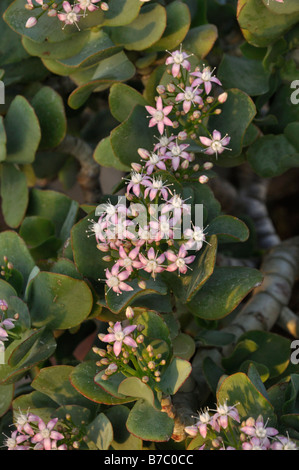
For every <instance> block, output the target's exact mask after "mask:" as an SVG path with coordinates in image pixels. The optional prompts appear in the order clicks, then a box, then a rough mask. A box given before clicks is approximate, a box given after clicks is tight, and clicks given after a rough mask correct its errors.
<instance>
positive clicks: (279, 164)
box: [247, 134, 299, 178]
mask: <svg viewBox="0 0 299 470" xmlns="http://www.w3.org/2000/svg"><path fill="white" fill-rule="evenodd" d="M247 156H248V161H249V163H250V165H251V166H252V168H253V169H254V171H255V172H256V173H257V174H258V175H259V176H262V177H263V178H272V177H274V176H278V175H281V174H283V173H284V172H285V171H287V170H288V169H289V168H294V167H298V166H299V152H298V151H297V150H296V149H295V147H293V145H292V144H291V143H290V142H289V140H288V139H287V138H286V137H285V136H284V135H283V134H280V135H272V134H268V135H264V136H262V137H260V138H259V139H258V140H256V141H255V142H254V143H253V144H252V145H251V146H250V147H249V149H248V152H247Z"/></svg>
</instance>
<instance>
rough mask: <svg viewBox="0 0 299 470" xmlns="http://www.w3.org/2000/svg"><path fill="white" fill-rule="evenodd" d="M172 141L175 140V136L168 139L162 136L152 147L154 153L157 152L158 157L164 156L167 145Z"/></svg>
mask: <svg viewBox="0 0 299 470" xmlns="http://www.w3.org/2000/svg"><path fill="white" fill-rule="evenodd" d="M174 139H176V136H175V135H171V136H170V137H167V135H162V136H161V137H160V138H159V142H158V143H157V144H156V145H155V146H154V152H156V151H157V150H159V154H160V155H164V153H165V152H166V150H167V147H168V145H169V144H170V142H172V141H173V140H174Z"/></svg>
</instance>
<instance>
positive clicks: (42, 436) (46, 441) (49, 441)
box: [31, 418, 64, 450]
mask: <svg viewBox="0 0 299 470" xmlns="http://www.w3.org/2000/svg"><path fill="white" fill-rule="evenodd" d="M57 421H58V418H54V419H51V420H50V421H49V422H48V423H47V424H45V423H44V421H43V420H42V419H41V418H40V419H39V421H38V429H39V432H38V433H37V434H35V436H33V438H32V439H31V442H32V443H33V444H37V443H38V444H39V446H40V445H42V446H43V447H42V448H43V449H44V450H51V449H52V445H53V441H54V442H57V441H60V440H61V439H64V436H63V434H61V433H60V432H58V431H55V430H54V427H55V425H56V423H57Z"/></svg>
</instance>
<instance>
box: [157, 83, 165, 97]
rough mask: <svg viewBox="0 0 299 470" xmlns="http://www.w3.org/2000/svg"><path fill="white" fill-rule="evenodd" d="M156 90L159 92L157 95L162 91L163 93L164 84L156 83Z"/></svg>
mask: <svg viewBox="0 0 299 470" xmlns="http://www.w3.org/2000/svg"><path fill="white" fill-rule="evenodd" d="M156 90H157V92H158V93H159V95H163V93H165V86H164V85H158V86H157V88H156Z"/></svg>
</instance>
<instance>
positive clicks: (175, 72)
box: [146, 48, 230, 158]
mask: <svg viewBox="0 0 299 470" xmlns="http://www.w3.org/2000/svg"><path fill="white" fill-rule="evenodd" d="M169 54H170V57H168V58H167V59H166V65H167V66H169V68H168V69H167V71H168V73H169V75H170V76H171V80H170V81H169V82H168V83H167V84H166V85H159V86H158V87H157V92H158V95H159V96H158V97H156V108H154V107H152V106H146V109H147V111H148V112H149V114H150V116H149V117H150V121H149V127H153V126H155V125H156V126H157V128H158V131H159V133H160V134H161V135H162V134H163V132H164V128H165V127H167V128H168V127H173V128H175V129H179V128H181V129H182V132H183V134H184V135H186V138H187V137H188V138H191V139H193V140H198V141H199V143H200V144H201V145H202V146H203V151H204V153H206V154H208V155H215V156H216V158H218V155H219V154H221V153H222V152H223V151H224V150H230V149H229V148H228V147H227V145H228V144H229V142H230V137H229V136H228V135H225V136H223V137H222V136H221V133H220V132H219V131H217V130H214V132H213V133H212V134H211V133H210V132H209V131H208V129H207V128H206V127H205V125H204V123H205V121H206V120H207V118H208V117H209V116H211V115H215V114H216V115H217V114H220V113H221V108H220V107H219V105H221V104H223V103H225V101H226V100H227V93H226V92H224V93H221V94H219V95H218V96H217V97H215V96H213V95H212V94H211V92H212V90H213V87H214V86H219V87H220V86H221V82H220V80H219V79H218V78H217V77H216V76H215V75H214V70H212V69H211V68H210V66H203V68H202V69H201V68H200V67H199V66H197V67H195V69H194V71H193V72H192V71H191V63H190V61H189V60H188V59H189V57H190V55H188V54H187V53H186V52H183V51H182V48H180V50H176V51H174V52H170V53H169ZM171 118H172V119H171ZM203 131H204V134H205V135H201V133H202V132H203Z"/></svg>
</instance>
